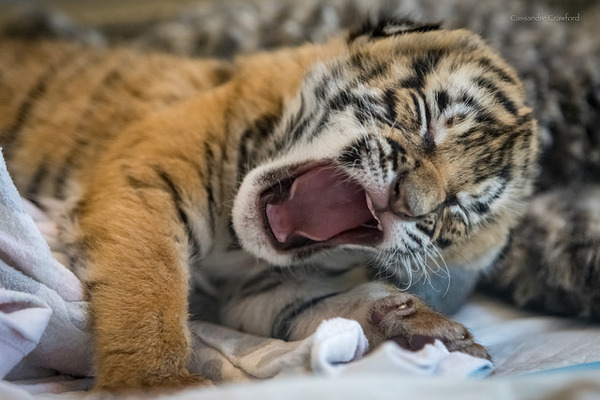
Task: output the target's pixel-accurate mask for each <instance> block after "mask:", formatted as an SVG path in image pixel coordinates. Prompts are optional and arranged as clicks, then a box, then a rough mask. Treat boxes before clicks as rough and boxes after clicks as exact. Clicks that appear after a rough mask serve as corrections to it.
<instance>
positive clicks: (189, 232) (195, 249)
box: [153, 166, 201, 257]
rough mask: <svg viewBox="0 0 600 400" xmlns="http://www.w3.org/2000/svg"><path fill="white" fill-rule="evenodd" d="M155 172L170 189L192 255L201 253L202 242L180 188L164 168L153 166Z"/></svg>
mask: <svg viewBox="0 0 600 400" xmlns="http://www.w3.org/2000/svg"><path fill="white" fill-rule="evenodd" d="M153 169H154V172H155V173H156V174H157V175H158V177H159V178H160V179H161V180H162V181H163V183H164V184H165V186H166V187H167V189H168V192H169V194H170V195H171V199H172V201H173V204H174V206H175V210H176V211H177V215H178V217H179V220H180V222H181V223H182V224H183V226H184V229H185V234H186V237H187V240H188V243H189V245H190V256H191V257H194V256H197V255H200V254H201V247H200V243H198V240H197V239H196V235H194V230H193V229H192V226H191V224H190V221H189V218H188V215H187V213H186V212H185V210H184V209H183V200H182V198H181V194H180V192H179V189H178V188H177V187H176V186H175V183H174V182H173V179H172V178H171V177H170V176H169V174H167V172H166V171H164V170H162V169H161V168H160V167H158V166H154V167H153Z"/></svg>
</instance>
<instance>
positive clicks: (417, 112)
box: [410, 92, 423, 130]
mask: <svg viewBox="0 0 600 400" xmlns="http://www.w3.org/2000/svg"><path fill="white" fill-rule="evenodd" d="M410 98H411V99H412V101H413V104H414V105H415V115H416V121H417V127H418V129H419V130H420V129H421V124H422V123H423V121H422V119H421V106H420V105H419V100H417V96H416V95H415V94H414V93H413V92H410Z"/></svg>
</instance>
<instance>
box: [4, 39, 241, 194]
mask: <svg viewBox="0 0 600 400" xmlns="http://www.w3.org/2000/svg"><path fill="white" fill-rule="evenodd" d="M0 54H2V57H1V58H0V146H1V147H2V149H3V154H4V157H5V159H6V162H7V164H8V166H9V169H10V170H11V173H12V175H13V179H14V180H15V183H16V185H17V187H18V188H19V189H20V191H21V193H22V195H23V196H25V197H28V198H35V197H36V195H37V194H40V193H42V192H43V193H44V194H46V195H48V196H50V197H56V198H59V199H60V198H64V197H65V196H66V195H67V193H66V190H67V182H68V180H69V179H70V178H71V177H72V175H73V174H74V173H76V172H77V171H78V170H79V169H80V168H81V166H82V165H83V164H84V163H85V164H88V165H90V164H92V163H91V162H90V161H91V160H93V159H94V157H95V155H96V154H98V152H99V151H100V150H101V149H102V148H104V147H105V146H107V144H108V143H109V142H110V139H111V138H114V137H115V136H116V135H118V133H119V132H121V131H122V130H123V128H125V127H126V126H127V125H129V124H131V123H132V122H134V121H136V120H139V119H141V118H143V117H144V116H146V115H149V114H151V113H153V112H156V111H159V110H161V109H164V108H166V107H168V106H170V105H172V104H174V103H176V102H179V101H182V100H185V99H188V98H190V97H193V96H194V95H197V94H198V93H200V92H203V91H206V90H209V89H211V88H213V87H215V86H218V85H220V84H221V83H223V82H224V81H227V80H228V79H229V76H230V74H231V67H230V65H229V64H227V63H225V62H222V61H216V60H192V59H182V58H178V57H174V56H169V55H164V54H154V53H149V54H145V53H139V52H135V51H131V50H125V49H106V48H99V47H90V46H86V45H83V44H78V43H67V42H45V41H18V40H5V41H2V42H0ZM48 175H51V176H48Z"/></svg>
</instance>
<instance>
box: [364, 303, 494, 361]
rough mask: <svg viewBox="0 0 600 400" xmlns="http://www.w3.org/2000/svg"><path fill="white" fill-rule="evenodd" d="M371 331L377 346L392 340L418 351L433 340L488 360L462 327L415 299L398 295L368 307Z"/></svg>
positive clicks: (486, 355) (454, 349)
mask: <svg viewBox="0 0 600 400" xmlns="http://www.w3.org/2000/svg"><path fill="white" fill-rule="evenodd" d="M368 323H369V324H370V325H371V329H369V330H367V332H368V333H371V335H369V336H371V337H369V341H370V342H371V344H373V345H377V344H379V343H380V342H382V341H384V340H393V341H395V342H396V343H398V344H399V345H400V346H402V347H404V348H406V349H409V350H419V349H421V348H422V347H423V346H425V345H426V344H429V343H433V342H434V340H435V339H438V340H440V341H441V342H442V343H444V345H445V346H446V348H447V349H448V350H449V351H460V352H463V353H467V354H470V355H472V356H475V357H480V358H486V359H488V360H491V357H490V355H489V354H488V352H487V351H486V349H485V348H484V347H483V346H481V345H480V344H478V343H476V342H475V341H474V340H473V336H472V335H471V333H470V332H469V331H468V329H467V328H465V327H464V326H463V325H461V324H459V323H458V322H455V321H452V320H451V319H450V318H448V317H446V316H444V315H442V314H440V313H437V312H435V311H433V310H432V309H431V308H429V307H428V306H427V305H425V303H423V302H422V301H421V300H420V299H419V298H418V297H416V296H413V295H411V294H408V293H397V294H393V295H390V296H387V297H384V298H381V299H379V300H376V301H375V302H374V303H373V305H372V306H371V308H370V310H369V314H368Z"/></svg>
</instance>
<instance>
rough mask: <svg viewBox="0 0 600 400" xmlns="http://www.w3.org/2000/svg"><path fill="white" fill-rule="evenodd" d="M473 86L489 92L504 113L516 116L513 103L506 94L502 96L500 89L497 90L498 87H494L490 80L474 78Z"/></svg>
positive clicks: (515, 108)
mask: <svg viewBox="0 0 600 400" xmlns="http://www.w3.org/2000/svg"><path fill="white" fill-rule="evenodd" d="M475 84H477V86H479V87H481V88H483V89H486V90H487V91H488V92H490V93H491V94H492V95H493V96H494V99H496V101H498V102H499V103H500V104H502V106H503V107H504V109H505V110H506V111H508V112H509V113H510V114H512V115H515V116H516V115H517V114H518V111H517V107H516V106H515V103H513V101H512V100H510V99H509V98H508V97H507V96H506V94H504V92H502V91H501V90H500V88H498V86H496V85H495V84H494V82H492V81H491V80H489V79H487V78H484V77H483V76H479V77H477V78H475Z"/></svg>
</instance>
